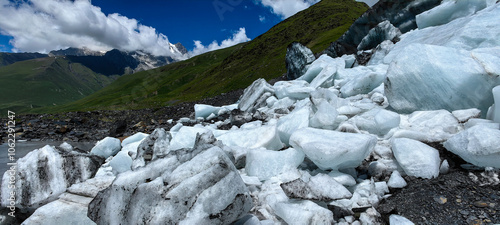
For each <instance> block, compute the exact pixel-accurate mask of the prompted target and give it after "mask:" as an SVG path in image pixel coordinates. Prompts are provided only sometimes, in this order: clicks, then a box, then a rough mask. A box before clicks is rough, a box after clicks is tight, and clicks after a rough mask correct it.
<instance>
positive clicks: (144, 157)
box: [122, 128, 172, 169]
mask: <svg viewBox="0 0 500 225" xmlns="http://www.w3.org/2000/svg"><path fill="white" fill-rule="evenodd" d="M171 140H172V135H171V134H170V132H167V131H165V129H163V128H157V129H155V130H154V131H153V133H151V135H149V136H148V137H146V138H145V139H144V140H143V141H142V142H141V143H140V144H139V146H138V147H137V150H136V153H135V154H133V153H132V154H131V158H132V160H133V162H132V169H136V168H138V167H141V166H144V165H146V164H147V162H149V161H151V160H155V159H157V158H161V157H163V156H165V155H167V153H169V152H170V149H169V146H170V141H171ZM125 148H126V147H124V149H125ZM122 151H123V150H122Z"/></svg>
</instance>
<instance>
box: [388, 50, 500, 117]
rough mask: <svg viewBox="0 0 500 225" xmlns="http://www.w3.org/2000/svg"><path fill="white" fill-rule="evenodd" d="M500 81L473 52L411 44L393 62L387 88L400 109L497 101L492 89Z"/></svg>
mask: <svg viewBox="0 0 500 225" xmlns="http://www.w3.org/2000/svg"><path fill="white" fill-rule="evenodd" d="M499 83H500V79H499V78H498V76H492V75H490V74H488V73H487V72H486V71H485V68H484V67H483V66H482V65H481V64H480V63H479V62H478V61H477V60H475V59H474V58H473V57H471V53H470V52H468V51H464V50H458V49H454V48H448V47H441V46H434V45H422V44H411V45H409V46H407V47H406V48H404V49H403V50H401V52H400V53H399V55H398V56H397V58H396V59H395V60H394V61H393V62H392V63H391V64H390V66H389V70H388V71H387V78H386V80H385V92H386V96H387V99H388V100H389V103H390V105H391V106H392V108H394V109H395V110H396V111H398V112H403V113H410V112H413V111H418V110H436V109H446V110H449V111H454V110H459V109H470V108H478V109H479V110H481V111H482V112H486V110H487V109H488V107H489V106H490V105H491V104H492V103H493V95H492V93H491V91H490V90H491V89H492V88H493V87H494V86H495V85H498V84H499Z"/></svg>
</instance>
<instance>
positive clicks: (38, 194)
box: [1, 143, 119, 209]
mask: <svg viewBox="0 0 500 225" xmlns="http://www.w3.org/2000/svg"><path fill="white" fill-rule="evenodd" d="M118 144H119V143H118ZM103 161H104V159H103V158H101V157H97V156H95V155H91V154H86V153H85V154H84V153H80V152H75V151H72V152H66V151H60V150H57V149H56V148H54V147H52V146H48V145H47V146H45V147H43V148H40V149H37V150H34V151H31V152H30V153H28V154H27V155H26V156H24V157H23V158H20V159H19V160H18V161H17V167H15V166H14V167H10V168H9V170H7V171H6V172H5V174H4V175H3V179H2V190H1V204H2V206H8V205H11V204H10V200H9V197H10V193H11V191H12V190H11V188H9V185H14V186H15V190H16V191H15V205H16V207H17V208H21V209H25V208H32V207H33V208H36V207H38V206H40V205H43V204H45V203H47V202H49V201H51V200H54V198H56V197H57V196H58V195H59V194H61V193H63V192H64V191H65V190H66V188H68V187H69V186H71V185H72V184H74V183H78V182H83V181H85V180H87V179H89V178H91V177H93V176H94V174H95V173H96V172H97V169H98V168H99V166H100V165H101V164H102V163H103ZM11 176H16V177H17V179H15V183H14V184H10V183H9V182H10V180H11Z"/></svg>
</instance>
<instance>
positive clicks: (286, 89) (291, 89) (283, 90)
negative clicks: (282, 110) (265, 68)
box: [274, 80, 315, 100]
mask: <svg viewBox="0 0 500 225" xmlns="http://www.w3.org/2000/svg"><path fill="white" fill-rule="evenodd" d="M274 89H275V94H276V97H278V99H282V98H286V97H289V98H291V99H296V100H301V99H304V98H308V97H309V95H310V93H311V92H313V91H314V90H315V88H313V87H310V86H309V83H307V81H305V80H291V81H278V82H276V83H275V84H274Z"/></svg>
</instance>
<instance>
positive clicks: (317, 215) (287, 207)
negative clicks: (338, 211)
mask: <svg viewBox="0 0 500 225" xmlns="http://www.w3.org/2000/svg"><path fill="white" fill-rule="evenodd" d="M275 210H276V215H278V216H279V217H280V218H281V219H283V220H284V221H285V222H286V223H288V224H318V225H323V224H324V225H327V224H333V222H334V221H333V213H332V212H331V211H330V210H328V209H325V208H323V207H321V206H319V205H317V204H316V203H314V202H311V201H308V200H299V201H289V202H281V203H277V204H276V209H275Z"/></svg>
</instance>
